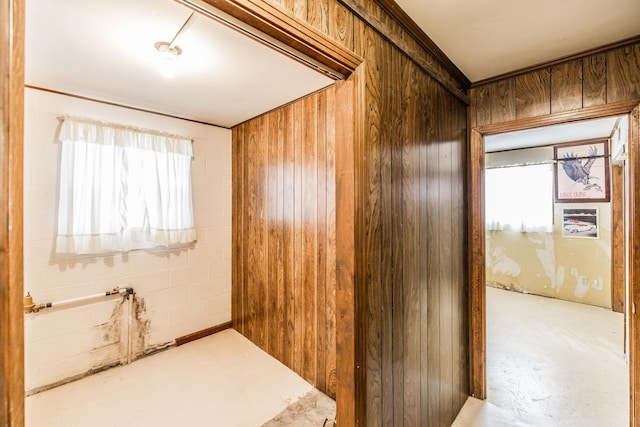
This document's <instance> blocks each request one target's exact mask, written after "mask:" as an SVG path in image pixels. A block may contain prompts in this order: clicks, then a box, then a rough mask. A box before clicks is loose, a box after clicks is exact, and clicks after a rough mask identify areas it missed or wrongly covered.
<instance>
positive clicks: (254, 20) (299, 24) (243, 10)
mask: <svg viewBox="0 0 640 427" xmlns="http://www.w3.org/2000/svg"><path fill="white" fill-rule="evenodd" d="M178 1H179V2H181V3H183V4H185V5H188V6H189V7H192V8H194V7H195V8H199V6H198V5H197V4H196V3H195V2H193V1H192V0H178ZM202 1H203V2H204V3H207V4H209V5H210V6H213V7H214V8H216V9H218V10H220V11H222V12H224V13H226V14H228V15H230V16H232V17H234V18H236V19H238V20H240V21H242V22H243V23H245V24H247V25H249V26H251V27H252V28H255V29H256V30H258V31H260V32H262V33H264V34H266V35H268V36H269V37H272V38H273V39H275V40H277V41H279V42H281V43H283V44H284V45H286V46H288V47H291V48H293V49H295V50H296V51H298V52H300V53H302V54H304V55H306V56H307V57H309V58H311V59H313V60H315V61H317V62H318V63H320V64H322V65H324V66H326V67H328V68H330V69H331V70H334V71H336V72H338V73H340V74H342V75H343V76H345V77H346V76H349V75H350V74H351V73H352V72H353V71H354V70H355V69H356V68H357V67H358V65H360V64H361V63H362V61H363V60H362V58H360V57H359V56H357V55H356V54H355V53H353V52H352V51H350V50H348V49H346V48H344V47H343V46H341V45H338V44H337V43H336V42H335V41H334V40H332V39H330V38H329V37H328V36H327V35H325V34H324V33H322V32H320V31H318V30H316V29H315V28H313V27H311V26H310V25H309V24H308V23H306V22H304V21H301V20H299V19H297V18H296V17H294V16H293V15H291V14H289V13H287V12H285V11H284V10H282V9H280V8H278V7H276V6H274V5H272V4H270V3H268V2H265V1H261V0H202Z"/></svg>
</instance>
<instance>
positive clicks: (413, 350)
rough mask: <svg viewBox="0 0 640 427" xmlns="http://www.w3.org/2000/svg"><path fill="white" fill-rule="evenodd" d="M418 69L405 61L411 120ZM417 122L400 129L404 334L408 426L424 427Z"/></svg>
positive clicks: (405, 95)
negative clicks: (421, 400)
mask: <svg viewBox="0 0 640 427" xmlns="http://www.w3.org/2000/svg"><path fill="white" fill-rule="evenodd" d="M417 74H418V70H417V69H416V68H415V67H414V66H413V64H412V63H410V62H409V61H406V60H405V61H404V64H403V73H402V76H403V78H402V80H401V82H402V83H403V87H401V88H400V90H402V91H403V97H402V100H401V102H402V110H403V111H405V112H406V114H407V116H408V117H414V118H417V117H418V100H417V99H416V98H415V95H416V87H417V85H418V84H419V83H418V76H417ZM417 123H418V122H417V121H415V122H414V121H405V122H404V123H403V127H401V128H400V130H401V132H402V134H401V135H400V138H401V140H400V143H401V145H402V164H400V165H398V167H399V168H400V169H401V173H402V182H401V183H399V184H400V185H401V186H402V217H401V218H402V227H401V230H402V234H401V239H402V270H401V271H402V284H403V289H402V291H403V295H402V298H403V300H404V302H403V304H402V306H403V318H402V322H403V335H404V343H403V347H404V355H403V356H404V360H403V365H404V373H403V375H404V378H403V382H404V384H403V386H404V409H403V411H404V420H403V424H404V425H405V426H420V425H421V420H420V413H421V411H420V375H419V374H420V358H421V354H420V349H421V346H420V339H421V334H420V332H421V329H420V305H419V302H420V299H419V297H418V296H419V280H420V277H419V273H420V266H419V264H418V260H419V257H418V256H416V255H418V254H419V253H420V248H419V242H420V241H419V239H418V238H419V233H418V224H417V221H418V213H419V208H418V206H419V203H420V202H419V198H420V194H419V190H420V188H419V183H418V179H417V178H418V173H419V161H420V157H419V145H418V144H419V142H418V141H417V139H418V137H419V136H418V135H417V134H416V129H415V126H416V124H417Z"/></svg>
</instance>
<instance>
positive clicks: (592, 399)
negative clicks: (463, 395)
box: [453, 288, 629, 427]
mask: <svg viewBox="0 0 640 427" xmlns="http://www.w3.org/2000/svg"><path fill="white" fill-rule="evenodd" d="M623 340H624V318H623V315H622V314H619V313H613V312H611V311H610V310H605V309H603V308H598V307H593V306H588V305H583V304H577V303H572V302H566V301H561V300H556V299H551V298H544V297H538V296H534V295H524V294H519V293H516V292H510V291H505V290H499V289H494V288H487V385H488V388H487V400H486V401H484V402H483V401H479V400H477V399H473V398H470V399H469V400H468V401H467V403H466V404H465V406H464V408H463V410H462V411H461V412H460V414H459V415H458V418H457V419H456V421H455V422H454V424H453V426H454V427H523V426H536V427H556V426H557V427H560V426H562V427H574V426H575V427H602V426H607V427H627V426H628V425H629V396H628V393H629V388H628V367H627V364H626V360H625V356H624V343H623Z"/></svg>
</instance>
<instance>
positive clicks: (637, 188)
mask: <svg viewBox="0 0 640 427" xmlns="http://www.w3.org/2000/svg"><path fill="white" fill-rule="evenodd" d="M629 130H630V132H629V157H628V162H627V168H628V172H627V173H628V181H629V225H628V227H629V246H630V247H629V260H630V261H629V262H630V264H631V265H629V298H630V302H631V303H632V304H635V305H636V307H638V306H640V185H637V183H638V182H640V106H636V107H635V108H634V109H633V111H632V112H631V114H630V115H629ZM639 317H640V312H638V310H637V309H636V312H635V313H632V314H631V315H630V316H629V336H630V340H629V347H630V348H629V355H630V357H629V364H630V365H631V369H630V378H629V388H630V392H631V405H630V406H631V408H630V424H631V425H632V426H635V425H638V422H639V421H640V420H639V418H640V415H639V414H640V399H638V396H640V357H638V349H639V348H640V327H638V326H639V324H638V318H639Z"/></svg>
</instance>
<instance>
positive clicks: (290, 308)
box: [281, 104, 296, 367]
mask: <svg viewBox="0 0 640 427" xmlns="http://www.w3.org/2000/svg"><path fill="white" fill-rule="evenodd" d="M282 116H283V121H284V123H283V128H282V130H281V131H282V138H283V156H284V159H283V163H284V168H283V182H282V185H283V192H284V193H283V195H282V198H283V207H282V210H283V220H282V221H283V226H282V232H283V262H282V272H283V279H284V295H285V297H284V313H285V314H284V318H285V319H284V324H285V326H286V330H285V337H284V346H285V350H284V354H283V358H282V363H284V364H285V365H287V366H289V367H293V360H294V355H293V353H294V350H295V337H296V333H295V326H296V323H295V319H296V317H295V310H296V302H295V296H296V291H295V289H296V281H295V277H296V276H295V255H294V248H295V241H294V235H295V232H294V230H295V221H294V213H295V207H294V206H295V157H294V142H293V129H294V126H293V106H292V105H291V104H290V105H287V106H285V107H284V108H282Z"/></svg>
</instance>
